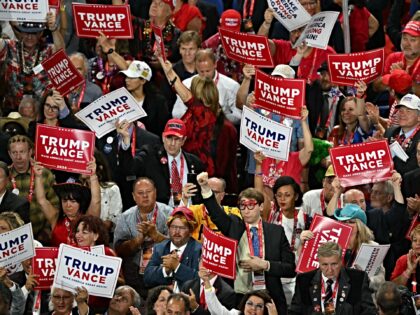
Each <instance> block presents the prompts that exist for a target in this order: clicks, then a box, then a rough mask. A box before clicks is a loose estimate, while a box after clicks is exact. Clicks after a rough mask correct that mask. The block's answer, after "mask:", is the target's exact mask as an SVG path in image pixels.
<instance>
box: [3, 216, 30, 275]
mask: <svg viewBox="0 0 420 315" xmlns="http://www.w3.org/2000/svg"><path fill="white" fill-rule="evenodd" d="M34 255H35V252H34V237H33V234H32V225H31V224H30V223H28V224H25V225H23V226H21V227H19V228H17V229H14V230H12V231H9V232H5V233H1V234H0V267H6V268H7V267H10V266H12V265H16V264H18V263H20V262H22V261H24V260H26V259H28V258H31V257H33V256H34Z"/></svg>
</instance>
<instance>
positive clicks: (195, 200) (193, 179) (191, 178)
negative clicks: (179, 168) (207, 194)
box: [187, 173, 203, 205]
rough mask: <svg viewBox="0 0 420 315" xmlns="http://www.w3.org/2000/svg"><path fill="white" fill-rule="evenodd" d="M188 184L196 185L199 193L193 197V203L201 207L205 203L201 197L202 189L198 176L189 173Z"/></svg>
mask: <svg viewBox="0 0 420 315" xmlns="http://www.w3.org/2000/svg"><path fill="white" fill-rule="evenodd" d="M187 182H188V183H191V184H194V185H195V187H196V188H197V192H196V193H195V195H194V196H192V197H191V201H192V203H193V205H199V204H202V203H203V197H202V196H201V188H200V185H198V181H197V174H196V173H187Z"/></svg>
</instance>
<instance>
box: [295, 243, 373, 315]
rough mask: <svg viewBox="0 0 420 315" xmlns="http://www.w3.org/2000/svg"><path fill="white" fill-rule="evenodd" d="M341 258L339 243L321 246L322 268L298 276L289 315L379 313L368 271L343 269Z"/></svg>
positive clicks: (364, 314)
mask: <svg viewBox="0 0 420 315" xmlns="http://www.w3.org/2000/svg"><path fill="white" fill-rule="evenodd" d="M341 257H342V250H341V247H340V246H339V245H338V244H337V243H334V242H326V243H323V244H322V245H321V246H319V248H318V261H319V268H318V269H316V270H313V271H309V272H305V273H302V274H299V275H298V276H297V277H296V288H295V295H294V296H293V299H292V304H291V306H290V309H289V313H288V314H291V315H293V314H299V315H301V314H311V315H312V314H326V313H328V314H340V315H356V314H357V315H372V314H376V308H375V305H374V304H373V300H372V292H371V291H370V289H369V278H368V275H367V273H366V272H364V271H361V270H356V269H350V268H344V267H343V266H342V261H341Z"/></svg>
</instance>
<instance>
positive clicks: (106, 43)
mask: <svg viewBox="0 0 420 315" xmlns="http://www.w3.org/2000/svg"><path fill="white" fill-rule="evenodd" d="M97 40H98V44H99V46H101V49H102V52H104V53H106V52H108V51H109V50H110V49H114V50H115V43H116V40H115V38H114V39H109V38H108V36H106V35H105V34H104V33H103V32H99V36H98V38H97Z"/></svg>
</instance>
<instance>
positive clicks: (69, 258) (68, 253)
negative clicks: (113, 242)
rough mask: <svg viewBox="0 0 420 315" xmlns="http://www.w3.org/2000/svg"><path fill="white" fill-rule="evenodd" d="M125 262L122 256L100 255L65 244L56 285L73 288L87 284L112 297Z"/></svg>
mask: <svg viewBox="0 0 420 315" xmlns="http://www.w3.org/2000/svg"><path fill="white" fill-rule="evenodd" d="M121 262H122V259H121V258H120V257H113V256H105V255H98V254H94V253H92V252H88V251H85V250H82V249H79V248H76V247H72V246H69V245H65V244H61V245H60V249H59V252H58V261H57V271H56V273H55V277H54V286H57V287H59V288H63V289H65V290H69V291H72V292H74V289H75V288H76V287H80V286H84V287H85V288H86V289H87V290H88V291H89V294H90V295H96V296H102V297H106V298H112V296H113V295H114V290H115V287H116V285H117V280H118V275H119V273H120V269H121Z"/></svg>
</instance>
